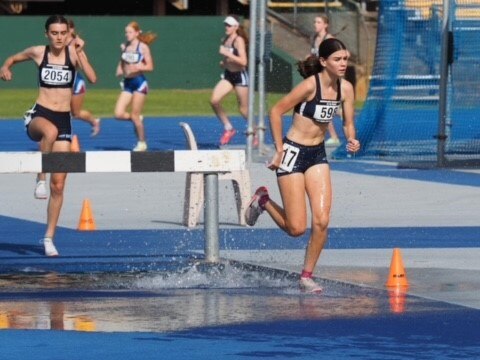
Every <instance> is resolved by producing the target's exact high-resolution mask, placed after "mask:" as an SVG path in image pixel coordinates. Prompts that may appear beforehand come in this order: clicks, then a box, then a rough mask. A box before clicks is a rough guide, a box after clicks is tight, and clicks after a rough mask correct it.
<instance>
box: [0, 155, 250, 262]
mask: <svg viewBox="0 0 480 360" xmlns="http://www.w3.org/2000/svg"><path fill="white" fill-rule="evenodd" d="M245 169H246V164H245V151H244V150H171V151H149V152H132V151H86V152H77V153H73V152H53V153H48V154H44V153H40V152H0V174H13V173H17V174H18V173H41V172H42V173H52V172H53V173H55V172H66V173H129V172H132V173H133V172H196V173H203V174H204V178H205V179H204V180H205V181H204V184H205V185H204V187H205V208H204V217H205V224H204V233H205V260H206V261H207V262H218V261H219V258H220V257H219V220H218V215H219V199H218V175H219V174H223V173H229V172H232V171H240V170H245Z"/></svg>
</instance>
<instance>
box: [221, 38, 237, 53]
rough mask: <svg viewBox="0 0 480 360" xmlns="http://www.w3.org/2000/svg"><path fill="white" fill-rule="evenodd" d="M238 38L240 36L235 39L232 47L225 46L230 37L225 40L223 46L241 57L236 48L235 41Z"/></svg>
mask: <svg viewBox="0 0 480 360" xmlns="http://www.w3.org/2000/svg"><path fill="white" fill-rule="evenodd" d="M237 37H238V36H235V38H234V39H233V41H232V44H231V45H230V46H228V45H225V43H226V42H227V40H228V37H227V38H226V39H225V40H223V43H222V45H223V46H225V47H226V48H227V49H228V50H229V51H230V52H231V53H232V54H233V55H235V56H238V55H239V52H238V49H237V48H236V47H235V40H237Z"/></svg>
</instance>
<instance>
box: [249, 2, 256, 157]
mask: <svg viewBox="0 0 480 360" xmlns="http://www.w3.org/2000/svg"><path fill="white" fill-rule="evenodd" d="M256 36H257V0H251V1H250V39H249V51H248V73H249V84H250V85H249V86H248V127H247V149H246V158H247V159H246V160H247V165H248V166H250V164H251V163H252V148H253V131H254V124H255V61H256V60H255V50H256V49H255V48H256V46H255V40H256Z"/></svg>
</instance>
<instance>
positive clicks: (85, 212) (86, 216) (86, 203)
mask: <svg viewBox="0 0 480 360" xmlns="http://www.w3.org/2000/svg"><path fill="white" fill-rule="evenodd" d="M78 230H80V231H91V230H97V225H96V224H95V219H94V218H93V213H92V209H91V207H90V200H88V199H85V200H83V206H82V214H81V215H80V221H79V222H78Z"/></svg>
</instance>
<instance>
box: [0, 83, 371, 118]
mask: <svg viewBox="0 0 480 360" xmlns="http://www.w3.org/2000/svg"><path fill="white" fill-rule="evenodd" d="M119 93H120V91H119V90H112V89H103V90H102V89H88V92H87V95H86V96H85V104H84V108H85V109H88V110H90V111H91V112H92V113H93V114H94V116H98V117H113V109H114V107H115V102H116V101H117V97H118V95H119ZM211 93H212V90H211V89H207V90H151V91H150V92H149V94H148V98H147V102H146V104H145V109H144V111H143V113H144V115H145V116H159V117H161V116H202V115H207V116H208V115H213V111H212V109H211V108H210V104H209V100H210V95H211ZM37 94H38V90H37V89H9V90H5V89H2V90H1V91H0V119H15V118H18V119H20V118H21V117H22V116H23V113H24V112H25V110H27V109H29V108H31V107H32V106H33V104H34V103H35V99H36V98H37ZM283 95H284V94H277V93H268V94H267V95H266V99H267V104H266V111H267V112H268V110H269V109H270V108H271V107H272V106H273V105H274V104H275V103H276V102H277V101H278V100H279V99H280V98H281V97H282V96H283ZM256 104H257V107H258V99H257V100H256ZM362 105H363V104H362V103H357V108H360V107H361V106H362ZM224 107H225V109H226V111H227V113H228V114H232V115H239V112H238V109H237V100H236V97H235V95H234V94H233V93H232V94H229V95H228V96H227V98H226V99H225V102H224Z"/></svg>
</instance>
